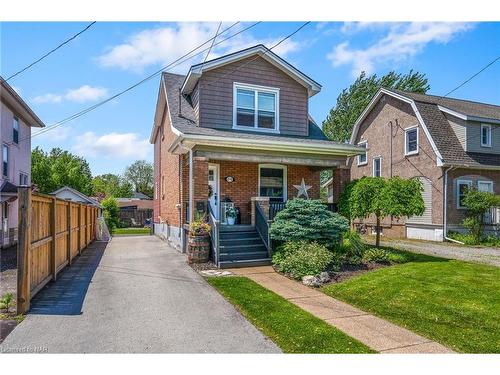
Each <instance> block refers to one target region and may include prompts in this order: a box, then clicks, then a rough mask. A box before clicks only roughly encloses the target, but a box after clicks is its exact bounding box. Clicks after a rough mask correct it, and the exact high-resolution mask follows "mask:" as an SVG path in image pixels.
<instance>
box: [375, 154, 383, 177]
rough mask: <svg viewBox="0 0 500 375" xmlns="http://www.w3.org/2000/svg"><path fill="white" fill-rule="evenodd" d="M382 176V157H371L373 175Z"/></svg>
mask: <svg viewBox="0 0 500 375" xmlns="http://www.w3.org/2000/svg"><path fill="white" fill-rule="evenodd" d="M381 176H382V157H380V156H379V157H377V158H374V159H373V177H381Z"/></svg>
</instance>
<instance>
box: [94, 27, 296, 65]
mask: <svg viewBox="0 0 500 375" xmlns="http://www.w3.org/2000/svg"><path fill="white" fill-rule="evenodd" d="M217 26H218V23H205V22H200V23H186V22H181V23H177V24H175V25H174V26H166V27H158V28H153V29H146V30H143V31H140V32H138V33H136V34H133V35H131V36H130V37H129V38H128V39H127V40H126V41H125V42H124V43H122V44H119V45H116V46H113V47H110V48H109V49H108V50H107V51H106V52H105V53H104V54H102V55H101V56H99V57H98V58H97V61H98V62H99V64H100V65H102V66H104V67H118V68H120V69H123V70H132V71H137V72H141V71H142V69H144V68H145V67H147V66H150V65H163V66H166V65H167V64H169V63H171V62H172V61H174V60H176V59H177V58H179V57H180V56H182V55H184V54H185V53H187V52H189V51H190V50H192V49H193V48H194V47H196V46H198V45H200V44H202V43H204V42H206V41H207V40H209V39H210V38H212V37H213V36H214V35H215V32H216V30H217ZM229 26H230V23H227V24H223V25H222V26H221V30H224V29H225V28H227V27H229ZM242 27H243V26H242V25H238V26H235V27H233V28H232V29H231V30H230V31H228V32H227V33H224V34H222V35H221V36H220V37H218V38H217V40H216V43H217V42H219V41H221V40H222V39H225V38H226V37H228V36H229V35H232V34H234V33H235V32H236V31H237V30H238V28H240V29H241V28H242ZM281 38H282V37H277V38H266V39H256V38H254V37H253V36H251V35H250V34H248V32H244V33H241V34H239V35H237V36H235V37H233V38H231V39H229V40H227V41H225V42H223V43H221V44H220V45H218V46H214V47H213V49H212V50H211V52H210V55H209V57H208V58H209V59H212V58H215V57H218V56H221V55H224V54H227V53H231V52H234V51H237V50H239V49H243V48H247V47H250V46H253V45H255V44H259V43H262V44H264V45H266V46H268V47H270V46H272V45H274V44H276V43H277V42H278V41H279V40H280V39H281ZM209 45H210V43H207V44H206V45H204V46H203V47H201V48H200V49H199V50H198V51H197V52H199V51H201V50H203V49H205V48H208V47H209ZM300 48H301V44H300V43H298V42H296V41H294V40H292V39H288V40H286V41H285V42H283V43H282V44H280V45H279V46H278V47H276V49H274V50H273V51H274V52H276V53H277V54H279V55H281V56H283V57H284V56H285V55H287V54H290V53H292V52H295V51H297V50H298V49H300ZM204 58H205V53H202V54H200V56H197V57H196V58H193V59H191V60H189V61H187V62H186V63H184V64H181V65H179V66H177V67H176V68H175V69H174V71H177V72H185V71H186V70H187V69H188V67H189V66H190V65H192V64H195V63H197V62H201V61H203V59H204Z"/></svg>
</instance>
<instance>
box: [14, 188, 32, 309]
mask: <svg viewBox="0 0 500 375" xmlns="http://www.w3.org/2000/svg"><path fill="white" fill-rule="evenodd" d="M17 196H18V197H17V199H18V207H19V208H18V209H19V226H18V232H17V233H18V240H17V313H18V314H24V313H25V312H27V311H28V310H29V309H30V299H31V295H30V294H31V285H30V263H31V187H28V186H23V187H19V188H18V190H17Z"/></svg>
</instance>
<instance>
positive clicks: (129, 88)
mask: <svg viewBox="0 0 500 375" xmlns="http://www.w3.org/2000/svg"><path fill="white" fill-rule="evenodd" d="M238 23H239V22H235V23H234V24H232V25H231V26H229V27H228V28H226V29H225V30H223V31H222V32H220V34H219V35H222V34H223V33H225V32H227V31H228V30H229V29H231V28H233V27H234V26H236V25H237V24H238ZM259 23H261V21H259V22H255V23H253V24H252V25H250V26H248V27H246V28H244V29H242V30H240V31H238V32H236V33H234V34H232V35H230V36H228V37H227V38H225V39H223V40H221V41H219V42H217V43H214V46H217V45H219V44H221V43H223V42H225V41H226V40H228V39H231V38H233V37H235V36H237V35H239V34H241V33H243V32H245V31H246V30H249V29H251V28H252V27H255V26H256V25H258V24H259ZM212 39H213V38H210V39H209V40H207V41H206V42H204V43H203V44H201V45H199V46H197V47H196V48H193V49H192V50H191V51H189V52H188V53H186V54H185V55H183V56H181V57H179V58H178V59H176V60H175V61H173V62H171V63H170V64H168V65H166V66H164V67H163V68H161V69H159V70H158V71H156V72H154V73H152V74H150V75H149V76H147V77H145V78H143V79H142V80H140V81H139V82H137V83H135V84H133V85H132V86H129V87H128V88H126V89H124V90H122V91H120V92H118V93H117V94H115V95H113V96H111V97H109V98H107V99H105V100H103V101H101V102H99V103H96V104H94V105H92V106H90V107H88V108H86V109H84V110H82V111H80V112H77V113H75V114H73V115H71V116H69V117H67V118H65V119H63V120H61V121H58V122H56V123H54V124H52V125H50V126H48V127H46V128H44V129H42V130H40V131H39V132H37V133H35V134H32V135H31V136H30V137H26V138H24V139H29V138H33V137H35V136H37V135H40V134H43V133H46V132H48V131H51V130H52V129H55V128H57V127H59V126H61V125H63V124H65V123H67V122H69V121H72V120H74V119H76V118H78V117H80V116H83V115H85V114H86V113H88V112H90V111H93V110H94V109H96V108H98V107H100V106H102V105H104V104H106V103H108V102H109V101H111V100H113V99H115V98H117V97H119V96H121V95H123V94H125V93H126V92H128V91H131V90H133V89H134V88H136V87H137V86H139V85H141V84H143V83H144V82H146V81H148V80H150V79H151V78H153V77H155V76H156V75H158V74H160V73H162V72H163V71H165V70H167V69H170V68H173V67H175V66H177V65H180V64H182V63H184V62H185V61H187V60H189V59H192V58H193V57H195V56H198V55H200V54H202V53H204V52H205V51H207V50H208V48H206V49H203V50H201V51H199V52H197V53H196V54H194V55H192V56H189V55H190V54H191V53H193V52H194V51H196V50H197V49H199V48H200V47H202V46H204V45H205V44H207V43H210V42H211V41H212ZM187 56H189V57H187ZM24 139H21V140H24ZM21 140H20V141H21Z"/></svg>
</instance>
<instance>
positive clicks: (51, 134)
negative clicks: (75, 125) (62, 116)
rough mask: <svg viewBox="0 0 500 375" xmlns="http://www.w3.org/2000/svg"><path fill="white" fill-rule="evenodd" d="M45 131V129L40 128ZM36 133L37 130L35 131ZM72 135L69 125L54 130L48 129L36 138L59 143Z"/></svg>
mask: <svg viewBox="0 0 500 375" xmlns="http://www.w3.org/2000/svg"><path fill="white" fill-rule="evenodd" d="M39 131H43V129H41V130H39ZM33 134H36V132H33ZM71 135H72V131H71V127H69V126H59V127H57V128H55V129H54V130H51V131H47V132H44V133H41V134H40V135H37V136H36V137H35V138H34V139H37V140H40V141H44V142H47V143H59V142H62V141H65V140H67V139H68V138H69V137H70V136H71Z"/></svg>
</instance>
